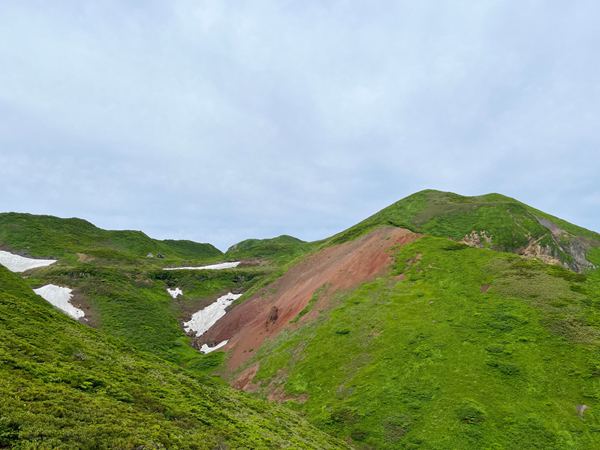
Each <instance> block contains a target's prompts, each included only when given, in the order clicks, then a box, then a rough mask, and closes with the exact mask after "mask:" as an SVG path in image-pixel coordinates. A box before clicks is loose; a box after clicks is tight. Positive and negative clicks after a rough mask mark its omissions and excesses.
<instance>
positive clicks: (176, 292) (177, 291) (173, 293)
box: [167, 288, 183, 298]
mask: <svg viewBox="0 0 600 450" xmlns="http://www.w3.org/2000/svg"><path fill="white" fill-rule="evenodd" d="M167 292H168V293H169V294H171V297H173V298H177V296H178V295H183V291H182V290H181V289H179V288H175V289H169V288H167Z"/></svg>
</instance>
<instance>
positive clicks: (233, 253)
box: [225, 235, 320, 266]
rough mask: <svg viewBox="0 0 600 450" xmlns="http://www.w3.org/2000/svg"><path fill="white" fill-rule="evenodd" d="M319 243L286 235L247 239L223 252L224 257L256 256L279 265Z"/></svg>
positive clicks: (308, 250)
mask: <svg viewBox="0 0 600 450" xmlns="http://www.w3.org/2000/svg"><path fill="white" fill-rule="evenodd" d="M319 244H320V242H319V241H317V242H304V241H301V240H300V239H297V238H295V237H292V236H287V235H283V236H279V237H276V238H272V239H247V240H245V241H242V242H239V243H237V244H235V245H233V246H231V247H230V248H229V249H228V250H227V253H225V258H228V259H255V258H258V259H261V260H263V261H268V262H270V263H272V264H276V265H279V266H281V265H285V264H287V263H289V262H290V261H292V260H294V259H296V258H298V257H300V256H302V255H304V254H306V253H308V252H310V251H311V250H313V249H315V248H316V247H317V246H318V245H319Z"/></svg>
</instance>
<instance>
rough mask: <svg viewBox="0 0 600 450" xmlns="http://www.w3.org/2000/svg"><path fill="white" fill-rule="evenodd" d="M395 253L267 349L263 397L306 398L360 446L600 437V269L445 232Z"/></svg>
mask: <svg viewBox="0 0 600 450" xmlns="http://www.w3.org/2000/svg"><path fill="white" fill-rule="evenodd" d="M392 251H393V252H394V259H395V261H396V262H395V263H393V264H392V267H391V269H390V272H389V273H388V274H387V275H384V276H382V277H380V278H378V279H377V280H375V281H373V282H370V283H366V284H363V285H361V286H360V287H359V288H358V289H355V290H352V291H349V292H339V293H337V294H336V296H337V297H336V298H337V300H336V302H334V303H333V306H332V308H331V309H330V310H329V311H321V314H320V316H319V318H318V319H316V320H315V321H312V322H308V323H302V322H300V325H299V326H290V327H289V328H288V330H287V331H286V332H284V333H282V334H280V335H279V336H278V337H277V338H275V339H273V340H270V341H267V342H266V343H265V344H264V345H263V346H262V347H261V348H260V349H258V350H257V351H256V356H255V357H254V358H253V359H252V360H250V361H249V362H248V364H247V365H246V367H250V366H251V365H252V364H255V363H256V362H259V363H260V366H259V367H260V368H259V370H258V372H257V373H256V375H255V377H254V380H253V386H254V389H257V390H256V395H259V396H264V397H267V396H268V395H270V394H272V393H273V392H278V393H279V394H280V395H281V396H282V397H286V396H291V397H289V398H304V400H306V401H305V402H304V403H298V402H296V401H290V402H288V405H289V406H290V407H292V408H294V409H297V410H299V411H301V412H303V413H304V414H306V416H307V417H308V419H309V420H310V421H311V422H312V423H313V424H315V425H317V426H318V427H320V428H321V429H323V430H324V431H327V432H329V433H331V434H334V435H336V436H338V437H341V438H344V439H347V440H348V441H350V442H352V444H353V446H355V448H359V449H372V448H373V449H402V448H406V449H409V448H415V449H416V448H419V449H439V450H441V449H448V450H451V449H458V448H462V449H515V450H517V449H523V448H528V449H533V448H539V449H546V450H547V449H557V450H558V449H565V448H577V449H595V448H598V447H599V446H600V346H599V344H600V309H599V307H600V280H599V278H598V276H597V275H596V273H595V272H594V273H590V275H588V276H586V275H581V274H576V273H573V272H571V271H568V270H566V269H564V268H562V267H558V266H553V265H548V264H545V263H543V262H539V261H536V260H531V259H525V258H522V257H519V256H516V255H512V254H508V253H501V252H490V251H486V250H484V249H479V248H471V247H469V246H467V245H464V244H459V243H455V242H452V241H449V240H447V239H440V238H435V237H423V238H421V239H419V240H417V241H416V242H414V243H411V244H407V245H406V246H404V247H403V248H401V249H395V250H392ZM484 286H485V288H484V289H482V287H484ZM488 286H491V287H490V288H489V290H487V292H485V293H482V291H485V289H486V288H487V287H488ZM323 289H327V286H324V287H323ZM580 404H585V405H587V406H589V407H590V409H588V410H587V411H586V412H585V414H584V418H585V421H584V420H582V419H580V418H579V417H578V412H577V409H576V407H577V405H580Z"/></svg>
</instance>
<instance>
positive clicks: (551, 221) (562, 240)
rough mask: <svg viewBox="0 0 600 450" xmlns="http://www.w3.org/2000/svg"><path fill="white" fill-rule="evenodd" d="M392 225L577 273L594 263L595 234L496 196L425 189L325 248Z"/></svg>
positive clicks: (598, 254)
mask: <svg viewBox="0 0 600 450" xmlns="http://www.w3.org/2000/svg"><path fill="white" fill-rule="evenodd" d="M379 225H392V226H399V227H403V228H408V229H410V230H413V231H416V232H420V233H424V234H428V235H431V236H436V237H446V238H451V239H455V240H458V241H464V242H466V243H468V244H469V245H472V246H476V247H481V248H491V249H494V250H500V251H506V252H511V253H517V254H523V255H527V256H535V257H538V258H540V259H542V260H544V261H546V262H549V263H553V264H560V265H562V266H564V267H567V268H570V269H571V270H575V271H578V272H582V271H583V270H584V269H591V268H595V266H596V265H600V235H599V234H598V233H594V232H592V231H589V230H586V229H584V228H581V227H578V226H576V225H573V224H570V223H568V222H566V221H564V220H561V219H558V218H556V217H553V216H551V215H549V214H546V213H544V212H542V211H539V210H537V209H535V208H532V207H530V206H528V205H525V204H524V203H521V202H519V201H517V200H515V199H512V198H510V197H506V196H503V195H500V194H488V195H481V196H476V197H463V196H461V195H457V194H453V193H450V192H440V191H434V190H427V191H421V192H417V193H416V194H413V195H411V196H409V197H406V198H404V199H402V200H400V201H398V202H396V203H394V204H392V205H390V206H389V207H387V208H385V209H383V210H381V211H380V212H378V213H376V214H374V215H373V216H371V217H369V218H367V219H365V220H364V221H362V222H360V223H359V224H357V225H355V226H353V227H351V228H349V229H348V230H346V231H344V232H342V233H340V234H338V235H335V236H334V237H333V238H331V239H330V241H329V243H330V244H338V243H342V242H346V241H348V240H352V239H354V238H355V237H357V236H360V235H361V234H364V233H365V232H367V231H368V230H370V229H373V228H374V227H377V226H379Z"/></svg>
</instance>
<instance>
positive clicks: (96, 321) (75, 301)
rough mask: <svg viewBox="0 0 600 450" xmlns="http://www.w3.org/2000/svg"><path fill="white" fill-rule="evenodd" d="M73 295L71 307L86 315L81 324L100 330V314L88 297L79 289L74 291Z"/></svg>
mask: <svg viewBox="0 0 600 450" xmlns="http://www.w3.org/2000/svg"><path fill="white" fill-rule="evenodd" d="M72 294H73V297H71V305H73V306H74V307H75V308H79V309H81V310H82V311H83V313H84V314H85V315H84V317H83V318H81V319H79V322H81V323H83V324H86V325H89V326H90V327H94V328H99V327H100V314H98V311H96V309H95V308H94V307H93V305H92V304H91V302H89V301H88V299H87V297H86V296H85V295H83V294H82V293H81V292H79V291H78V290H77V289H74V290H73V292H72Z"/></svg>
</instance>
